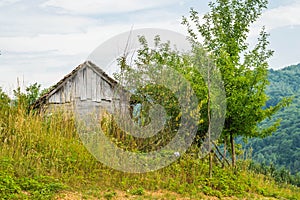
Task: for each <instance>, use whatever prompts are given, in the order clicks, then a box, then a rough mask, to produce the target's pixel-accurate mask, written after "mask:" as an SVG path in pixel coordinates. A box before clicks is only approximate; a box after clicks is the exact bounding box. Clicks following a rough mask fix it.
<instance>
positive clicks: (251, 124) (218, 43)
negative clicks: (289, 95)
mask: <svg viewBox="0 0 300 200" xmlns="http://www.w3.org/2000/svg"><path fill="white" fill-rule="evenodd" d="M267 3H268V1H267V0H216V1H215V2H210V3H209V7H210V9H211V11H210V12H209V13H207V14H205V15H204V17H203V20H204V23H202V21H201V20H200V18H199V16H198V13H197V11H195V10H194V9H191V11H190V16H189V18H186V17H184V18H183V24H184V25H186V26H187V28H188V32H189V35H190V38H191V40H192V41H193V42H194V43H197V42H198V41H197V40H198V33H199V34H200V35H201V36H202V37H203V38H204V48H205V49H206V50H207V51H208V52H209V53H211V54H212V56H213V57H214V59H215V65H216V66H217V68H218V69H219V70H220V71H221V74H222V77H223V81H224V87H225V92H226V100H227V111H226V119H225V125H224V129H223V134H222V140H223V142H226V143H227V142H230V144H231V146H230V149H231V155H232V165H233V166H235V163H236V158H235V145H234V138H235V137H237V136H244V137H246V138H250V137H257V136H259V137H264V136H266V135H269V134H270V133H271V132H273V131H274V130H275V129H276V127H277V126H278V124H279V122H278V121H277V122H275V123H274V124H272V125H271V126H270V127H267V128H265V129H263V130H259V129H258V128H257V125H258V123H259V122H261V121H263V120H264V119H266V118H267V117H271V116H272V114H273V113H274V112H276V111H277V110H278V109H280V108H281V106H282V105H284V104H285V103H287V102H281V103H280V104H277V105H275V106H274V107H269V108H267V109H263V107H264V106H265V104H266V101H267V99H268V97H267V95H266V94H265V89H266V86H267V85H268V79H267V74H268V59H269V58H270V57H271V56H272V54H273V51H271V50H269V49H268V44H269V42H268V40H267V38H268V34H267V33H266V32H265V29H264V28H263V29H262V30H261V32H260V35H259V38H258V42H257V44H256V46H255V47H254V49H252V50H249V45H248V44H247V42H246V39H247V37H248V33H249V30H250V25H251V24H252V23H253V22H255V21H256V20H257V19H258V18H259V16H260V15H261V13H262V11H263V9H265V8H266V7H267ZM194 27H195V28H194Z"/></svg>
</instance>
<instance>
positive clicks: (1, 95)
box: [0, 87, 11, 109]
mask: <svg viewBox="0 0 300 200" xmlns="http://www.w3.org/2000/svg"><path fill="white" fill-rule="evenodd" d="M10 102H11V99H10V98H9V96H8V95H7V94H6V93H5V92H4V91H3V90H2V88H1V87H0V108H1V109H4V108H7V107H9V105H10Z"/></svg>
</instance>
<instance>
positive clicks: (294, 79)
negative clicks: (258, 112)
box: [247, 64, 300, 174]
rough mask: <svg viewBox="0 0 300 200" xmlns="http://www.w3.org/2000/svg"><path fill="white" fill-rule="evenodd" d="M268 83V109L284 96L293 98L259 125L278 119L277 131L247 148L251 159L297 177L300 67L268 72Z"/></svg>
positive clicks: (253, 142) (299, 143) (299, 124)
mask: <svg viewBox="0 0 300 200" xmlns="http://www.w3.org/2000/svg"><path fill="white" fill-rule="evenodd" d="M269 81H270V86H269V88H268V90H267V93H268V95H269V96H270V99H269V101H268V104H267V106H274V105H276V103H278V102H279V101H280V100H281V99H282V98H283V97H287V96H292V97H293V98H294V99H293V101H292V103H291V104H290V106H289V107H287V108H284V109H282V110H281V111H279V112H278V113H277V114H276V115H275V116H274V117H273V118H272V119H270V120H267V121H265V122H264V123H262V126H264V125H268V124H270V122H273V121H276V120H277V119H281V125H280V127H279V128H278V130H277V131H276V132H275V133H273V134H272V135H271V136H269V137H267V138H264V139H258V138H256V139H253V140H251V141H250V142H249V144H248V145H247V148H248V149H249V148H252V149H253V159H254V160H256V161H258V162H260V163H265V164H267V165H270V164H274V165H276V166H277V167H279V168H280V167H281V168H283V167H284V168H286V169H288V170H289V171H290V172H291V173H292V174H297V173H299V172H300V117H299V115H300V64H298V65H293V66H289V67H286V68H284V69H281V70H276V71H275V70H271V71H270V73H269ZM299 174H300V173H299Z"/></svg>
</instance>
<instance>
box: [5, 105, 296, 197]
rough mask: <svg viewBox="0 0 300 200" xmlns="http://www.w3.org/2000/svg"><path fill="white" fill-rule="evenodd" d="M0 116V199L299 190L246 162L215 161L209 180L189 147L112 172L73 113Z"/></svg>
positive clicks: (19, 110) (16, 110) (20, 111)
mask: <svg viewBox="0 0 300 200" xmlns="http://www.w3.org/2000/svg"><path fill="white" fill-rule="evenodd" d="M0 116H1V117H0V127H1V129H0V146H1V148H0V199H53V198H59V199H63V198H66V199H67V198H69V199H70V198H71V199H76V198H77V199H81V198H83V199H101V198H102V199H103V198H104V199H113V198H114V199H119V198H121V197H122V198H140V199H144V198H148V199H153V198H157V199H159V198H165V199H179V198H182V199H183V198H194V199H199V198H200V199H201V198H203V199H207V198H210V196H213V197H214V198H217V197H219V198H221V197H231V198H232V197H233V196H235V197H236V198H240V197H245V198H248V199H262V198H264V197H272V198H286V199H299V198H300V190H299V188H297V187H294V186H290V185H287V184H283V183H282V184H278V183H276V182H275V181H274V180H273V179H272V178H270V177H268V176H263V175H257V174H255V173H252V172H251V171H248V170H247V169H248V167H249V163H250V162H248V161H243V162H241V163H239V165H238V167H237V168H236V169H229V168H228V169H226V168H222V167H221V166H219V165H218V163H215V164H214V168H213V177H212V178H208V163H207V160H206V159H202V160H200V159H198V158H197V157H196V156H195V155H196V154H195V153H193V150H192V149H190V154H186V155H183V156H182V157H181V158H180V159H179V160H178V161H177V162H175V163H173V164H172V165H170V166H168V167H166V168H164V169H161V170H158V171H155V172H151V173H146V174H128V173H123V172H119V171H115V170H112V169H110V168H108V167H105V166H103V165H102V164H101V163H100V162H98V161H97V160H96V159H95V158H94V157H93V156H92V155H91V154H90V153H89V152H88V151H87V150H86V148H85V147H84V146H83V144H82V143H81V141H80V139H79V138H78V136H77V133H76V128H75V124H74V119H73V118H72V116H71V115H66V114H63V113H54V114H53V115H51V116H43V115H40V114H37V113H28V112H27V110H26V109H24V108H23V107H22V105H18V106H15V107H5V106H2V107H1V109H0ZM108 156H109V155H108Z"/></svg>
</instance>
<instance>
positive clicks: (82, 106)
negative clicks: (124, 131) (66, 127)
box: [33, 61, 127, 114]
mask: <svg viewBox="0 0 300 200" xmlns="http://www.w3.org/2000/svg"><path fill="white" fill-rule="evenodd" d="M117 88H119V87H118V83H117V81H116V80H114V79H113V78H111V77H110V76H109V75H107V74H106V73H105V72H104V71H103V70H102V69H100V68H99V67H98V66H96V65H95V64H93V63H92V62H90V61H86V62H84V63H82V64H81V65H79V66H78V67H76V68H75V69H74V70H73V71H72V72H71V73H69V74H68V75H66V76H65V77H64V78H63V79H61V80H60V81H59V82H58V83H57V84H55V85H54V86H53V87H52V88H51V89H50V91H49V92H48V93H46V94H45V95H43V96H42V97H41V98H39V99H38V100H37V101H36V102H35V103H34V105H33V108H35V109H42V110H48V109H53V108H64V109H68V110H73V111H76V112H77V113H78V114H88V113H91V112H93V111H95V110H99V109H100V110H106V111H108V112H110V113H113V112H114V111H115V110H116V109H118V108H116V105H117V106H122V108H125V107H126V106H127V100H126V97H125V95H124V93H123V92H122V93H123V94H122V95H121V94H120V92H118V91H119V90H117Z"/></svg>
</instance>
